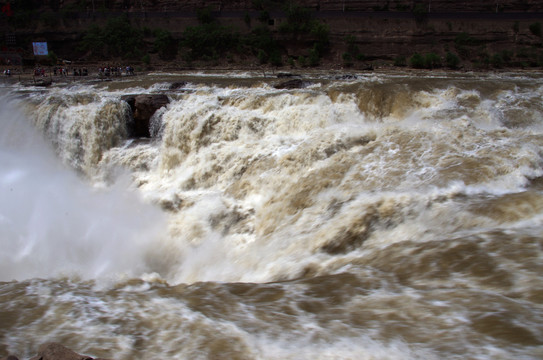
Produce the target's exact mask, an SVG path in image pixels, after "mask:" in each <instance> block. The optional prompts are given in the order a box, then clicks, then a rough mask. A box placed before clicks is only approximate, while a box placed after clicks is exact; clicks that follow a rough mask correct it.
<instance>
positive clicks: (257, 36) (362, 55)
mask: <svg viewBox="0 0 543 360" xmlns="http://www.w3.org/2000/svg"><path fill="white" fill-rule="evenodd" d="M57 3H58V1H51V2H50V6H51V11H47V12H42V13H40V14H37V13H36V11H35V8H36V6H35V5H36V1H35V0H21V1H18V2H17V3H16V4H15V5H14V6H17V7H18V10H19V11H17V16H14V17H11V18H9V23H10V26H12V27H17V26H22V25H21V24H23V23H25V22H27V21H28V20H29V19H38V22H39V23H40V24H41V25H42V26H44V27H46V28H50V29H55V27H57V26H58V24H59V22H60V21H62V19H63V18H65V17H66V18H68V17H69V12H70V11H71V10H73V11H82V8H81V9H79V8H77V9H76V8H74V9H71V8H64V9H62V10H61V9H59V7H58V6H56V5H58V4H57ZM55 4H56V5H55ZM84 4H86V5H85V6H86V8H87V9H86V10H87V11H88V2H85V1H79V2H74V3H72V4H71V6H72V7H74V6H80V7H83V6H84ZM96 4H97V7H99V6H106V2H103V4H102V2H96ZM98 4H102V5H98ZM252 5H253V8H255V9H258V16H256V17H255V16H254V13H253V14H252V15H251V14H249V13H248V12H246V13H244V14H243V19H240V20H242V21H243V24H245V26H246V28H244V29H239V28H236V27H235V26H227V25H224V24H222V23H221V22H220V21H219V19H218V18H216V17H215V14H216V13H215V12H213V11H211V9H210V8H202V9H198V10H197V12H196V17H197V20H198V24H197V25H193V26H188V27H186V28H185V29H184V30H183V31H182V32H180V33H178V34H175V35H174V34H172V33H171V32H169V31H168V30H165V29H160V28H155V29H150V28H147V27H143V28H140V27H137V26H135V25H134V23H135V22H134V21H131V20H130V19H129V18H128V17H127V16H120V17H111V18H109V19H108V20H107V22H106V24H105V26H102V27H98V26H97V25H93V26H90V27H89V28H88V29H87V30H86V31H85V32H84V33H83V34H81V35H80V36H79V38H78V44H79V45H78V46H77V48H76V49H75V51H74V53H77V54H78V55H77V56H74V58H78V59H80V60H82V61H103V60H104V59H110V61H119V60H122V61H130V62H140V63H142V64H143V65H144V66H146V67H152V66H153V65H154V63H155V62H157V61H161V62H169V63H171V64H172V65H173V66H193V65H198V66H201V65H203V66H206V65H212V66H213V65H219V64H225V62H228V63H230V64H233V65H235V64H247V63H252V64H254V65H264V66H273V67H282V66H289V67H315V66H319V65H321V64H323V62H326V63H327V64H330V63H331V62H333V63H335V64H340V65H342V66H344V67H353V68H372V67H373V65H377V66H378V65H380V64H388V65H393V66H397V67H412V68H417V69H437V68H449V69H461V68H466V67H469V68H475V69H490V68H498V69H499V68H506V67H522V68H527V67H543V41H541V39H542V38H543V31H542V28H541V24H540V23H539V22H534V23H532V24H530V25H529V26H528V29H526V25H524V33H527V32H528V30H529V34H531V36H532V38H535V39H540V41H539V42H537V41H532V42H531V43H519V46H517V47H516V48H515V49H514V50H513V49H511V50H501V51H492V50H491V49H492V46H491V45H492V44H491V43H489V42H488V41H484V40H481V39H478V38H477V37H475V36H473V35H470V34H469V33H467V32H460V33H454V32H453V30H452V28H453V26H452V24H450V23H449V24H448V26H449V30H450V32H451V34H454V37H453V38H451V41H450V42H449V43H448V44H447V45H445V46H443V45H442V44H441V45H437V44H436V45H435V46H432V50H431V51H427V52H417V51H413V53H411V54H398V55H395V56H394V55H389V56H388V57H387V56H383V55H380V56H376V55H372V54H371V51H370V53H368V51H367V49H364V45H363V44H362V43H361V42H360V39H357V37H356V36H355V34H347V35H345V36H344V37H343V38H342V39H339V40H338V38H337V35H336V38H335V39H334V41H332V40H331V32H330V28H329V26H328V25H327V24H326V23H325V22H324V21H321V20H319V19H315V18H314V14H315V12H314V11H313V10H310V9H307V8H304V7H302V6H299V5H297V4H296V3H294V2H291V1H286V0H253V1H252ZM55 6H56V9H55ZM93 7H94V2H93ZM104 9H105V8H104ZM104 9H100V8H98V10H104ZM277 9H281V10H282V11H283V13H284V18H282V19H281V21H280V22H279V23H275V21H277V19H272V18H271V17H270V13H271V12H272V11H273V10H277ZM396 10H401V11H411V12H412V13H413V18H414V20H415V22H416V24H417V26H419V27H420V28H421V29H422V28H424V29H425V31H428V32H430V33H431V31H432V29H431V27H428V26H427V24H426V21H427V15H428V12H427V8H426V7H425V6H422V3H420V2H417V1H415V2H414V3H413V6H412V7H411V8H402V9H396ZM55 11H56V12H55ZM374 11H389V9H388V5H387V6H386V7H383V8H379V9H374ZM511 31H512V33H514V34H515V36H516V35H518V34H519V32H520V26H519V23H518V22H516V23H515V24H514V25H513V27H512V29H511ZM4 38H5V36H4V37H0V46H2V45H5V43H3V42H5V40H4ZM427 47H428V46H427ZM57 58H58V57H57V55H56V54H55V53H52V54H51V55H50V56H48V57H46V58H40V59H39V61H40V62H41V63H43V64H47V63H49V64H51V65H52V64H56V62H57Z"/></svg>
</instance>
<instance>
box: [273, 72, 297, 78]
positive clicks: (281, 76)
mask: <svg viewBox="0 0 543 360" xmlns="http://www.w3.org/2000/svg"><path fill="white" fill-rule="evenodd" d="M293 77H300V75H298V74H291V73H279V74H277V78H278V79H285V78H293Z"/></svg>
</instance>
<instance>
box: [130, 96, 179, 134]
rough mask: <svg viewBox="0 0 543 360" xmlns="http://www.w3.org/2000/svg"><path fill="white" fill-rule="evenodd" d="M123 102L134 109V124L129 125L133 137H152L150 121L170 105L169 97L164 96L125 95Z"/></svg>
mask: <svg viewBox="0 0 543 360" xmlns="http://www.w3.org/2000/svg"><path fill="white" fill-rule="evenodd" d="M121 100H123V101H126V103H127V104H128V105H129V106H130V108H131V109H132V118H133V120H134V121H133V122H132V123H131V124H129V129H128V130H129V133H130V135H131V136H132V137H144V138H148V137H151V133H150V131H149V120H150V119H151V117H152V116H153V114H154V113H155V112H156V111H157V110H158V109H160V108H161V107H163V106H166V105H167V104H169V102H170V100H169V99H168V96H166V95H164V94H154V95H152V94H143V95H124V96H122V97H121Z"/></svg>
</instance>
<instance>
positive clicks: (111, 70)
mask: <svg viewBox="0 0 543 360" xmlns="http://www.w3.org/2000/svg"><path fill="white" fill-rule="evenodd" d="M123 71H124V72H125V74H126V75H134V68H133V67H132V66H126V67H124V68H123V67H121V66H102V67H100V68H99V69H98V75H100V76H106V77H109V76H121V75H122V73H123Z"/></svg>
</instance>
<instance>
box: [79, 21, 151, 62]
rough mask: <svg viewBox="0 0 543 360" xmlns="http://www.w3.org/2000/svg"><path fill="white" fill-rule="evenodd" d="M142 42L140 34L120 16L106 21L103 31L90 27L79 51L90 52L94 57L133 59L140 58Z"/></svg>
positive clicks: (93, 26) (96, 27) (94, 26)
mask: <svg viewBox="0 0 543 360" xmlns="http://www.w3.org/2000/svg"><path fill="white" fill-rule="evenodd" d="M142 42H143V34H142V32H141V31H140V30H139V29H137V28H133V27H132V26H131V25H130V22H129V20H128V18H127V17H126V16H121V17H117V18H113V19H110V20H108V22H107V24H106V26H105V27H104V28H103V29H101V28H99V27H98V26H96V25H92V26H90V27H89V29H88V30H87V32H86V33H85V35H84V36H83V39H82V40H81V43H80V46H79V49H81V50H85V51H90V52H92V54H93V55H94V56H106V57H117V56H119V57H122V58H123V59H130V58H132V59H135V58H138V57H140V56H141V51H140V49H141V44H142Z"/></svg>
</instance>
